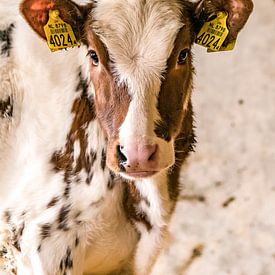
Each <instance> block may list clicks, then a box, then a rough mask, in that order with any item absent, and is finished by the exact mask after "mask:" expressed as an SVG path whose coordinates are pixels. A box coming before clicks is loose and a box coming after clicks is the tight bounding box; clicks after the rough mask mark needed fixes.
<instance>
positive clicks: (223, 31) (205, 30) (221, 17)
mask: <svg viewBox="0 0 275 275" xmlns="http://www.w3.org/2000/svg"><path fill="white" fill-rule="evenodd" d="M227 17H228V14H227V13H226V12H218V13H217V17H216V18H215V19H213V20H211V21H209V22H206V23H205V24H204V25H203V27H202V28H201V30H200V32H199V34H198V36H197V38H196V41H195V42H196V43H197V44H199V45H201V46H203V47H206V48H208V52H217V51H222V50H223V51H224V50H230V49H229V46H227V47H222V44H223V42H224V41H225V39H226V37H227V35H228V33H229V30H228V28H227V25H226V20H227ZM231 46H232V45H231ZM233 48H234V45H233V47H232V49H233Z"/></svg>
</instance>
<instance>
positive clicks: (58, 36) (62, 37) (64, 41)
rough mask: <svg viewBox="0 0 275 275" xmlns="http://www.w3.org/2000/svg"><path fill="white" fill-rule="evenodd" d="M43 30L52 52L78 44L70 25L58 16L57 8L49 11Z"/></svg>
mask: <svg viewBox="0 0 275 275" xmlns="http://www.w3.org/2000/svg"><path fill="white" fill-rule="evenodd" d="M44 31H45V35H46V38H47V44H48V46H49V48H50V50H51V51H52V52H55V51H58V50H62V49H67V48H73V47H75V46H78V43H77V40H76V38H75V35H74V32H73V29H72V27H71V26H70V25H69V24H67V23H65V22H64V21H63V20H62V19H61V18H60V17H59V11H58V10H50V11H49V20H48V23H47V24H46V25H45V26H44Z"/></svg>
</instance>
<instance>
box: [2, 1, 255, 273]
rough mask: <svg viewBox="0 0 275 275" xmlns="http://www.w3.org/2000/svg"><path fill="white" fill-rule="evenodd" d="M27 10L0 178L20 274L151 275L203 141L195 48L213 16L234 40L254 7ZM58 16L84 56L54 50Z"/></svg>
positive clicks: (48, 6) (8, 238) (8, 243)
mask: <svg viewBox="0 0 275 275" xmlns="http://www.w3.org/2000/svg"><path fill="white" fill-rule="evenodd" d="M20 10H21V14H22V15H23V16H22V17H23V18H24V19H23V18H22V17H20V16H18V19H17V20H16V22H14V23H15V24H14V25H15V27H14V28H13V30H12V39H11V41H13V42H12V47H11V50H10V51H11V52H10V58H11V61H10V62H12V64H13V66H14V71H15V72H14V73H15V75H16V79H17V80H16V87H17V93H18V94H20V95H21V97H22V100H21V101H20V102H19V103H18V106H17V108H18V110H20V119H18V123H17V124H16V127H15V129H14V131H13V133H12V134H11V135H10V137H9V139H8V141H7V142H8V143H9V144H8V145H7V147H8V149H7V150H5V155H4V160H5V161H4V162H3V163H1V169H0V171H1V172H0V188H1V189H0V190H1V194H0V198H1V208H2V210H1V211H2V214H1V225H0V233H1V236H2V239H1V243H0V244H1V245H2V246H3V247H5V249H6V250H7V251H8V252H9V253H10V254H11V255H12V257H13V261H14V262H13V263H12V265H13V271H14V272H17V274H24V275H27V274H34V275H40V274H41V275H43V274H51V275H52V274H54V275H57V274H83V273H84V274H140V275H143V274H149V273H150V270H151V268H152V266H153V264H154V261H155V259H156V257H157V255H158V253H159V252H160V249H161V247H162V246H163V242H164V240H165V236H166V235H167V226H168V223H169V220H170V218H171V214H172V212H173V210H174V208H175V204H176V201H177V197H178V194H179V190H180V186H179V181H178V180H179V173H180V168H181V166H182V163H183V162H184V160H185V159H186V157H187V155H188V154H189V152H190V151H192V149H193V145H194V141H195V138H194V132H193V119H192V105H191V92H192V75H193V67H192V56H191V46H192V44H193V42H194V39H195V37H196V34H197V32H198V31H199V30H200V28H201V26H202V25H203V23H204V21H205V20H206V19H207V18H208V17H209V16H210V15H212V14H213V13H216V12H217V11H226V12H228V14H229V16H228V21H227V24H228V27H229V35H228V37H227V40H226V41H225V45H226V44H228V43H230V42H232V41H233V40H234V39H236V37H237V34H238V32H239V31H240V29H241V28H242V27H243V25H244V24H245V23H246V21H247V18H248V16H249V14H250V12H251V11H252V3H251V2H250V0H227V1H225V0H212V1H211V0H205V1H199V2H198V3H192V2H188V1H184V0H183V1H179V0H170V1H162V0H147V1H145V0H132V1H130V0H116V1H110V0H98V1H94V2H93V3H89V4H87V5H84V6H79V5H77V4H76V3H74V2H72V1H69V0H62V1H61V0H25V1H23V2H22V3H21V5H20ZM53 10H56V11H58V13H59V16H60V18H61V19H62V20H63V21H64V22H66V23H68V24H70V25H71V27H72V29H73V31H74V34H75V36H76V39H77V40H78V41H81V43H82V45H81V46H80V47H79V48H74V49H70V50H68V51H62V52H57V53H51V52H50V51H49V50H48V48H47V46H46V43H45V41H43V40H45V39H46V35H45V32H44V26H45V25H46V24H47V22H48V19H49V12H50V11H53ZM26 22H27V23H28V24H27V23H26ZM31 28H32V29H33V30H34V32H33V31H32V30H31ZM37 34H38V36H40V38H42V39H39V37H38V36H37ZM10 103H11V102H10ZM9 105H11V104H9ZM2 106H3V107H2ZM5 106H6V105H5ZM5 106H4V105H3V104H2V105H1V108H2V109H3V108H6V107H5ZM10 108H11V107H10ZM9 110H11V109H9ZM1 112H2V113H7V111H6V110H4V111H2V110H1ZM1 112H0V115H1ZM8 113H11V112H10V111H8ZM10 115H11V116H12V114H10Z"/></svg>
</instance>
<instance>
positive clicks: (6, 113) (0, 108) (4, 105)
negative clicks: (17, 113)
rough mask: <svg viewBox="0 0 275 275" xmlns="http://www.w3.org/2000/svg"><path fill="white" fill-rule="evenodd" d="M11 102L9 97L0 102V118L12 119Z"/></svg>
mask: <svg viewBox="0 0 275 275" xmlns="http://www.w3.org/2000/svg"><path fill="white" fill-rule="evenodd" d="M12 115H13V101H12V98H11V97H10V96H9V97H8V98H7V99H6V100H0V117H12Z"/></svg>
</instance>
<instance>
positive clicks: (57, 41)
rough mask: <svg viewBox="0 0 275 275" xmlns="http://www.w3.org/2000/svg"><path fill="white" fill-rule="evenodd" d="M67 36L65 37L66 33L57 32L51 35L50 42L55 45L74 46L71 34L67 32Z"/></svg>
mask: <svg viewBox="0 0 275 275" xmlns="http://www.w3.org/2000/svg"><path fill="white" fill-rule="evenodd" d="M66 36H67V37H65V35H64V34H59V35H57V34H55V35H51V37H50V44H51V45H53V46H54V47H71V46H74V42H73V40H72V38H71V36H70V34H69V33H68V34H66Z"/></svg>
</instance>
